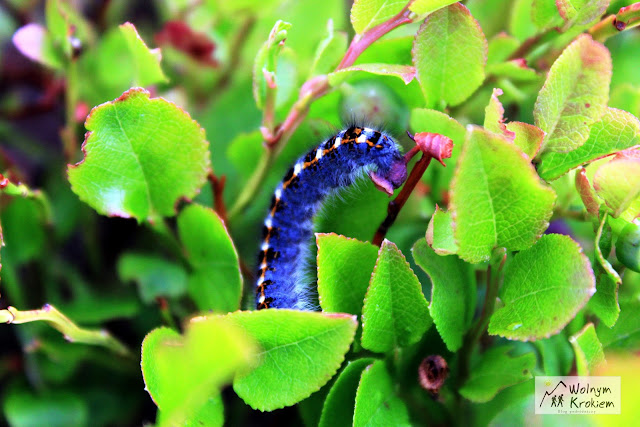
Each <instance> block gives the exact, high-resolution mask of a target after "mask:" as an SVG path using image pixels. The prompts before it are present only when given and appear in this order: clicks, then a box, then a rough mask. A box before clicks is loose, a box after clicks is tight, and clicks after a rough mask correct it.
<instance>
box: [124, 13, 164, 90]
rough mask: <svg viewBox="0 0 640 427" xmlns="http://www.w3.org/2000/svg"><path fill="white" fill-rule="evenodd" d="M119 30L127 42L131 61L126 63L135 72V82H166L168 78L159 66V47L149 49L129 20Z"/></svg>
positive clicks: (150, 83) (149, 83)
mask: <svg viewBox="0 0 640 427" xmlns="http://www.w3.org/2000/svg"><path fill="white" fill-rule="evenodd" d="M120 31H121V32H122V35H123V36H124V39H125V41H126V42H127V46H129V52H130V54H131V57H130V59H131V62H128V63H127V65H128V67H131V68H132V70H133V71H134V73H135V74H134V75H135V76H136V77H135V80H134V81H135V84H137V85H140V86H149V85H152V84H156V83H163V82H167V81H168V80H169V79H167V76H165V75H164V72H163V71H162V68H161V67H160V60H161V59H162V55H161V54H160V49H157V48H156V49H149V48H148V47H147V45H146V44H145V43H144V40H142V38H141V37H140V35H139V34H138V31H137V30H136V27H135V26H134V25H133V24H131V23H130V22H125V23H124V24H122V25H120Z"/></svg>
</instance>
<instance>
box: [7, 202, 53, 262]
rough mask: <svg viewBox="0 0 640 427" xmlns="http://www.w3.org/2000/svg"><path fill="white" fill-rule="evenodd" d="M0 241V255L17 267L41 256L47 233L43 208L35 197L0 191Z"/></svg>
mask: <svg viewBox="0 0 640 427" xmlns="http://www.w3.org/2000/svg"><path fill="white" fill-rule="evenodd" d="M1 199H2V202H3V206H2V209H0V224H2V229H0V243H1V244H2V257H3V259H4V258H5V257H6V259H7V260H9V259H10V260H11V262H12V263H13V264H15V265H16V266H18V265H20V264H23V263H26V262H29V261H31V260H33V259H35V258H38V257H40V256H42V255H43V253H44V250H45V242H46V239H47V236H46V234H45V221H44V215H43V211H42V207H41V206H39V204H38V202H37V201H36V200H35V199H31V198H23V197H14V198H13V200H7V197H6V196H4V194H2V197H1Z"/></svg>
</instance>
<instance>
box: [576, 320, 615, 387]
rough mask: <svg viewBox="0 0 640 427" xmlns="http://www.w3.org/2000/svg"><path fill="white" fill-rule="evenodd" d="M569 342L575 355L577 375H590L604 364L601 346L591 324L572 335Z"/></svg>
mask: <svg viewBox="0 0 640 427" xmlns="http://www.w3.org/2000/svg"><path fill="white" fill-rule="evenodd" d="M569 342H570V343H571V345H572V346H573V350H574V351H575V353H576V368H577V370H578V375H591V373H592V372H594V371H595V370H597V369H598V368H600V367H601V365H602V364H604V363H606V362H605V360H604V352H603V351H602V344H600V341H599V340H598V336H597V335H596V329H595V328H594V326H593V323H588V324H587V325H586V326H585V327H584V328H582V330H581V331H580V332H578V333H577V334H575V335H572V336H571V337H570V338H569Z"/></svg>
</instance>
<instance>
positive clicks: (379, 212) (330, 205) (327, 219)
mask: <svg viewBox="0 0 640 427" xmlns="http://www.w3.org/2000/svg"><path fill="white" fill-rule="evenodd" d="M356 185H357V184H356ZM388 204H389V196H387V195H386V194H385V193H383V192H382V191H380V190H378V189H376V188H375V187H374V186H373V185H371V182H370V180H369V182H367V183H366V186H364V187H359V188H358V190H357V191H355V190H352V191H349V190H347V191H345V192H344V193H341V194H340V195H333V196H329V198H328V199H327V200H326V201H325V203H324V208H323V211H322V215H318V216H316V218H315V219H314V222H315V224H316V226H315V227H314V230H318V231H319V232H322V233H329V232H335V233H336V234H341V235H344V236H349V237H353V238H356V239H358V240H360V241H365V240H368V239H371V236H373V233H375V231H376V229H377V228H378V225H379V224H380V223H381V222H382V221H383V220H384V218H385V216H386V215H387V205H388ZM362 218H367V221H363V220H362Z"/></svg>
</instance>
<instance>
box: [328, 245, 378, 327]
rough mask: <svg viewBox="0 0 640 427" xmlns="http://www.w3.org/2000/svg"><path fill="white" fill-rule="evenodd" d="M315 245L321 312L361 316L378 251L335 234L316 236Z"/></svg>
mask: <svg viewBox="0 0 640 427" xmlns="http://www.w3.org/2000/svg"><path fill="white" fill-rule="evenodd" d="M316 243H317V245H318V295H319V297H320V306H321V307H322V310H323V311H329V312H336V313H350V314H356V315H360V313H361V312H362V305H363V303H364V297H365V294H366V293H367V288H368V287H369V279H370V278H371V272H372V271H373V267H374V266H375V264H376V259H377V258H378V248H377V247H376V246H374V245H372V244H371V243H368V242H361V241H359V240H356V239H350V238H348V237H344V236H339V235H337V234H333V233H330V234H322V233H318V234H316Z"/></svg>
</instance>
